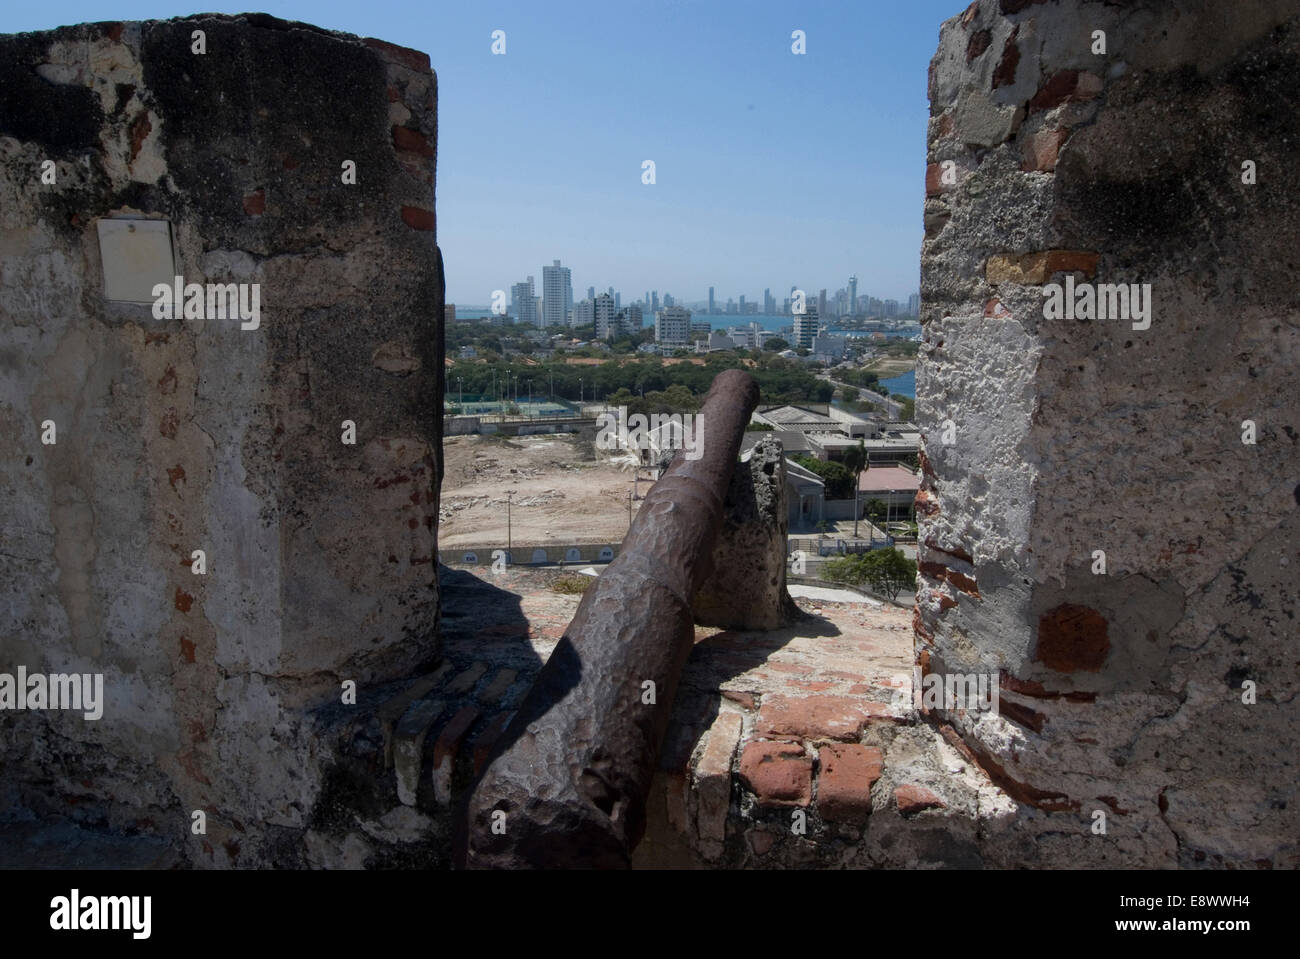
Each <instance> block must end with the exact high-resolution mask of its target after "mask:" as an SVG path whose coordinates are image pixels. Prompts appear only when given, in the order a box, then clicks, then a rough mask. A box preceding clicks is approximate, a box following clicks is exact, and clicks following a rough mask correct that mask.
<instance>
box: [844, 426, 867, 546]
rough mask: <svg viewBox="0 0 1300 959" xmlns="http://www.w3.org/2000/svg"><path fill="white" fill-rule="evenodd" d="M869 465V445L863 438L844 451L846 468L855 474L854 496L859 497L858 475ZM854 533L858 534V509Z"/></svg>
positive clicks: (855, 512)
mask: <svg viewBox="0 0 1300 959" xmlns="http://www.w3.org/2000/svg"><path fill="white" fill-rule="evenodd" d="M866 466H867V447H866V445H865V444H864V443H863V441H862V440H858V445H857V446H850V447H849V448H848V449H846V450H845V451H844V468H845V469H846V470H848V471H849V472H850V473H852V474H853V491H854V498H855V499H856V498H857V489H858V477H860V476H861V475H862V471H863V470H864V469H865V468H866ZM853 535H854V537H855V538H856V537H857V535H858V511H857V509H856V508H855V509H854V510H853Z"/></svg>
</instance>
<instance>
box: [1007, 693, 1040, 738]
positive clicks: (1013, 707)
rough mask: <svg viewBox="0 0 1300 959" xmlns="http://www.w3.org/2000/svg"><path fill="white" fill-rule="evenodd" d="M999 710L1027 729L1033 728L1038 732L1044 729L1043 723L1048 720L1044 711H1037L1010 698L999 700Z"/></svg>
mask: <svg viewBox="0 0 1300 959" xmlns="http://www.w3.org/2000/svg"><path fill="white" fill-rule="evenodd" d="M998 712H999V713H1001V714H1002V715H1003V716H1005V717H1006V718H1007V719H1010V720H1011V721H1012V722H1016V723H1019V724H1020V725H1021V726H1024V727H1025V728H1027V729H1032V730H1033V731H1034V732H1036V733H1041V732H1042V731H1043V723H1045V722H1047V717H1046V716H1044V715H1043V714H1042V713H1039V712H1035V711H1034V710H1032V709H1030V708H1029V707H1028V706H1022V705H1021V704H1020V703H1017V702H1015V701H1014V700H1010V699H999V700H998Z"/></svg>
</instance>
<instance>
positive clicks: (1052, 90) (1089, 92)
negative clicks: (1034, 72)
mask: <svg viewBox="0 0 1300 959" xmlns="http://www.w3.org/2000/svg"><path fill="white" fill-rule="evenodd" d="M1101 87H1102V83H1101V77H1099V76H1097V75H1096V74H1092V73H1087V72H1084V71H1080V70H1061V71H1060V72H1059V73H1054V74H1052V76H1051V77H1050V78H1049V79H1048V81H1047V82H1046V83H1044V84H1043V85H1042V87H1040V88H1039V90H1038V92H1037V93H1035V94H1034V97H1033V99H1032V100H1030V101H1029V112H1030V113H1033V112H1034V111H1036V110H1051V109H1052V108H1053V107H1059V106H1060V105H1061V104H1062V103H1069V102H1070V101H1072V100H1091V99H1092V98H1093V97H1095V96H1096V95H1097V94H1098V93H1100V92H1101Z"/></svg>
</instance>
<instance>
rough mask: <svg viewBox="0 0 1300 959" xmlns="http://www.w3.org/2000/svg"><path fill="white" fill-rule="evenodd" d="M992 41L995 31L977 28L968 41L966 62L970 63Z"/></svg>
mask: <svg viewBox="0 0 1300 959" xmlns="http://www.w3.org/2000/svg"><path fill="white" fill-rule="evenodd" d="M992 42H993V33H992V31H990V30H976V31H975V32H974V33H972V34H971V35H970V39H969V40H968V41H966V62H967V63H970V62H971V61H972V60H974V59H975V58H976V57H978V56H979V55H980V54H982V53H983V52H984V51H985V50H987V49H988V48H989V44H990V43H992Z"/></svg>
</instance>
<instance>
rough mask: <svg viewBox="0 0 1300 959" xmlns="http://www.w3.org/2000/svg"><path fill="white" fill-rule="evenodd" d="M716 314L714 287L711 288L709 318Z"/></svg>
mask: <svg viewBox="0 0 1300 959" xmlns="http://www.w3.org/2000/svg"><path fill="white" fill-rule="evenodd" d="M714 312H716V311H715V310H714V309H713V287H709V316H712V315H713V314H714Z"/></svg>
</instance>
